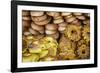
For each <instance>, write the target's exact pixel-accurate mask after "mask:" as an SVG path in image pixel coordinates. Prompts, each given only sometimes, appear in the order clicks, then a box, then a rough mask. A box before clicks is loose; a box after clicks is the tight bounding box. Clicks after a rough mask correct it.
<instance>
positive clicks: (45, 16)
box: [31, 15, 47, 22]
mask: <svg viewBox="0 0 100 73" xmlns="http://www.w3.org/2000/svg"><path fill="white" fill-rule="evenodd" d="M31 18H32V21H36V22H39V21H43V20H46V19H47V15H43V16H32V17H31Z"/></svg>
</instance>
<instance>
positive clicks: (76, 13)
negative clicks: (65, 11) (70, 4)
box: [73, 12, 82, 15]
mask: <svg viewBox="0 0 100 73" xmlns="http://www.w3.org/2000/svg"><path fill="white" fill-rule="evenodd" d="M73 14H74V15H82V13H80V12H74V13H73Z"/></svg>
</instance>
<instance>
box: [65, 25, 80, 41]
mask: <svg viewBox="0 0 100 73" xmlns="http://www.w3.org/2000/svg"><path fill="white" fill-rule="evenodd" d="M64 34H65V36H66V37H68V38H69V39H70V40H73V41H79V40H80V39H81V26H78V25H68V26H67V29H66V30H65V31H64Z"/></svg>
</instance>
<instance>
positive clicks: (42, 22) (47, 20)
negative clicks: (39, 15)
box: [34, 17, 51, 25]
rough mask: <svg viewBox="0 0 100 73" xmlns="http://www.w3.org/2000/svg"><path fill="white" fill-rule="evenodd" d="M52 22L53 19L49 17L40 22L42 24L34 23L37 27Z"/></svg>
mask: <svg viewBox="0 0 100 73" xmlns="http://www.w3.org/2000/svg"><path fill="white" fill-rule="evenodd" d="M50 21H51V17H48V18H47V19H46V20H43V21H40V22H36V21H35V22H34V23H35V24H37V25H46V24H48V23H49V22H50Z"/></svg>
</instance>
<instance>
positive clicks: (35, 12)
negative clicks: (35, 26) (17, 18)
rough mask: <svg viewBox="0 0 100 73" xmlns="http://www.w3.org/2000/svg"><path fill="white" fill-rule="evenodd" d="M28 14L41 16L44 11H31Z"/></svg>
mask: <svg viewBox="0 0 100 73" xmlns="http://www.w3.org/2000/svg"><path fill="white" fill-rule="evenodd" d="M30 14H31V16H42V15H44V12H42V11H31V12H30Z"/></svg>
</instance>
